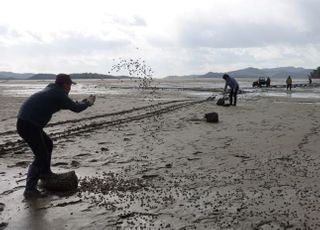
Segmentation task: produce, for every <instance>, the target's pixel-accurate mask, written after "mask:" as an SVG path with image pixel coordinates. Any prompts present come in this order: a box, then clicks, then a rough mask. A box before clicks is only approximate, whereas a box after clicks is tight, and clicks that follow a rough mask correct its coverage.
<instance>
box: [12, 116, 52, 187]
mask: <svg viewBox="0 0 320 230" xmlns="http://www.w3.org/2000/svg"><path fill="white" fill-rule="evenodd" d="M17 130H18V133H19V135H20V136H21V137H22V138H23V139H24V140H25V141H26V142H27V144H28V145H29V147H30V148H31V150H32V152H33V154H34V160H33V162H32V163H31V165H30V166H29V169H28V174H27V183H26V191H35V190H37V183H38V180H39V177H40V174H41V172H42V171H44V169H45V167H46V164H47V155H48V150H47V146H46V144H45V143H44V139H43V136H42V130H41V129H40V128H38V127H36V126H34V125H32V124H31V123H29V122H27V121H22V120H18V122H17Z"/></svg>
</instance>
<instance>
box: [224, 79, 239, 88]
mask: <svg viewBox="0 0 320 230" xmlns="http://www.w3.org/2000/svg"><path fill="white" fill-rule="evenodd" d="M227 86H229V87H230V89H232V90H234V89H239V84H238V82H237V80H236V79H234V78H232V77H228V78H227V79H226V85H225V87H224V90H226V89H227Z"/></svg>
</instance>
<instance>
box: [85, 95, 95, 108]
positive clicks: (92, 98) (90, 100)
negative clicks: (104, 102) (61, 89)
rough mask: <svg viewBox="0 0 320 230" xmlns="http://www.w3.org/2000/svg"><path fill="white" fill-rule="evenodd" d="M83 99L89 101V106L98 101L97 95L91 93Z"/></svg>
mask: <svg viewBox="0 0 320 230" xmlns="http://www.w3.org/2000/svg"><path fill="white" fill-rule="evenodd" d="M83 101H86V102H88V103H89V106H92V105H93V104H94V102H95V101H96V96H94V95H90V96H89V97H87V98H85V99H83Z"/></svg>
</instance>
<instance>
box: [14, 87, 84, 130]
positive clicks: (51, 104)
mask: <svg viewBox="0 0 320 230" xmlns="http://www.w3.org/2000/svg"><path fill="white" fill-rule="evenodd" d="M88 106H89V103H88V102H74V101H73V100H72V99H71V98H69V97H68V94H67V93H66V92H65V90H64V89H63V88H62V87H61V86H59V85H57V84H54V83H51V84H49V85H48V86H47V87H46V88H44V89H43V90H41V91H39V92H37V93H35V94H33V95H31V96H30V97H29V98H28V99H27V100H26V101H25V102H24V103H23V104H22V106H21V108H20V111H19V113H18V119H21V120H25V121H28V122H30V123H32V124H34V125H35V126H37V127H39V128H43V127H45V126H46V124H47V123H48V122H49V121H50V119H51V117H52V114H54V113H55V112H58V111H59V110H61V109H69V110H71V111H73V112H76V113H79V112H81V111H83V110H85V109H86V108H88Z"/></svg>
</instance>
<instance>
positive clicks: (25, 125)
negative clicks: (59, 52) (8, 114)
mask: <svg viewBox="0 0 320 230" xmlns="http://www.w3.org/2000/svg"><path fill="white" fill-rule="evenodd" d="M72 84H75V83H74V82H73V81H72V80H71V78H70V75H67V74H58V75H57V76H56V80H55V83H50V84H49V85H48V86H47V87H45V88H44V89H43V90H41V91H39V92H37V93H35V94H33V95H31V96H30V97H29V98H28V99H27V100H26V101H25V102H24V103H23V104H22V106H21V108H20V110H19V113H18V119H17V131H18V134H19V135H20V136H21V137H22V139H23V140H24V141H25V142H26V143H27V144H28V145H29V147H30V148H31V150H32V152H33V154H34V160H33V162H32V163H31V165H30V166H29V169H28V173H27V181H26V188H25V191H24V196H25V197H26V198H34V197H39V196H42V194H41V192H40V191H39V190H38V189H37V183H38V180H39V179H40V178H45V177H50V176H52V175H53V172H52V171H51V154H52V149H53V142H52V140H51V139H50V137H49V136H48V135H47V134H46V133H45V132H44V131H43V128H44V127H45V126H46V125H47V123H48V122H49V121H50V119H51V117H52V115H53V114H54V113H56V112H58V111H59V110H62V109H69V110H71V111H73V112H76V113H79V112H81V111H83V110H85V109H87V108H88V107H89V106H92V105H93V104H94V102H95V96H93V95H90V96H89V97H88V98H86V99H84V100H82V101H81V102H74V101H73V100H72V99H71V98H69V97H68V94H69V92H70V90H71V85H72Z"/></svg>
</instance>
